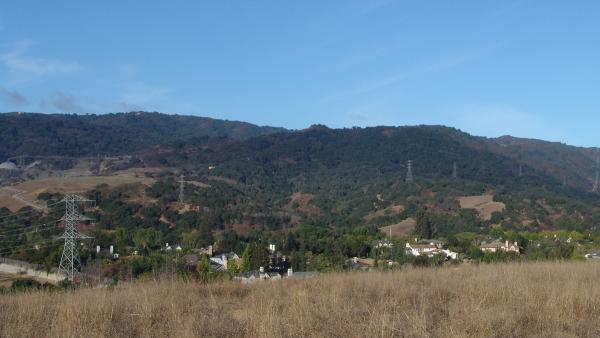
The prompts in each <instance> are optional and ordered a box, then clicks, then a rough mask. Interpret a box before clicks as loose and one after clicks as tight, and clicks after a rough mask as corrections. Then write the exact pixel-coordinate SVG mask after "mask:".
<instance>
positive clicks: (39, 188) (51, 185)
mask: <svg viewBox="0 0 600 338" xmlns="http://www.w3.org/2000/svg"><path fill="white" fill-rule="evenodd" d="M153 182H154V179H152V178H148V177H145V176H141V175H134V174H131V173H126V172H121V173H118V174H115V175H111V176H73V177H49V178H43V179H37V180H31V181H26V182H22V183H19V184H17V185H13V186H10V187H0V208H2V207H6V208H8V209H10V210H11V211H17V210H18V209H20V208H22V207H25V206H27V205H28V203H33V204H34V205H35V204H37V205H40V203H39V201H36V199H37V196H38V195H39V194H40V193H43V192H52V193H83V192H85V191H88V190H91V189H93V188H94V187H96V186H98V185H101V184H106V185H108V186H109V187H112V188H114V187H118V186H121V185H124V184H132V183H141V184H143V185H150V184H152V183H153Z"/></svg>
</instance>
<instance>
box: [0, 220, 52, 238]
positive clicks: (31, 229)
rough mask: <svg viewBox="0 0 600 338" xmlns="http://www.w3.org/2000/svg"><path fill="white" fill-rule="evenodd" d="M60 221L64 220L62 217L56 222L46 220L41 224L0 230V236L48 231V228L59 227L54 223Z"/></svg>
mask: <svg viewBox="0 0 600 338" xmlns="http://www.w3.org/2000/svg"><path fill="white" fill-rule="evenodd" d="M60 221H62V219H59V220H56V221H54V222H46V223H44V224H41V225H32V226H28V227H25V228H18V229H10V230H6V231H0V237H6V235H11V236H13V235H19V234H23V233H28V232H38V231H46V230H47V229H58V228H57V227H55V226H54V224H55V223H58V222H60ZM49 224H52V225H49Z"/></svg>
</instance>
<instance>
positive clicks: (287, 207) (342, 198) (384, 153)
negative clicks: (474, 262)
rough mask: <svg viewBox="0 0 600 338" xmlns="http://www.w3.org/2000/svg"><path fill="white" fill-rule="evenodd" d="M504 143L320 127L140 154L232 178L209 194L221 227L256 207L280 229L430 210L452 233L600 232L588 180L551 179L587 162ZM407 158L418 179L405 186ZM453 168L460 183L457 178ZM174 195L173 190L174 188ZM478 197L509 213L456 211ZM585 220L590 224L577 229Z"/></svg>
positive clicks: (199, 176)
mask: <svg viewBox="0 0 600 338" xmlns="http://www.w3.org/2000/svg"><path fill="white" fill-rule="evenodd" d="M504 141H505V140H504ZM502 142H503V140H501V139H500V140H499V139H487V138H482V137H475V136H471V135H469V134H466V133H464V132H461V131H460V130H457V129H454V128H448V127H443V126H415V127H370V128H352V129H329V128H326V127H323V126H315V127H311V128H309V129H306V130H302V131H297V132H289V133H279V134H272V135H264V136H259V137H254V138H250V139H246V140H231V139H230V140H215V139H211V138H202V139H195V140H190V141H187V142H177V143H176V144H172V145H162V146H160V148H159V149H154V150H153V151H150V152H147V153H146V154H145V155H143V158H144V163H147V164H148V165H150V166H168V167H177V168H182V169H183V170H184V171H185V172H186V173H187V174H186V175H190V177H191V178H194V179H196V180H199V181H202V180H206V179H208V180H209V181H210V180H214V179H215V178H218V179H219V180H221V181H225V180H226V181H227V182H229V185H230V186H232V188H226V189H225V188H224V190H223V191H221V192H219V191H214V192H213V193H212V194H211V197H210V198H211V199H213V198H221V197H223V196H228V197H224V199H222V200H220V202H219V203H216V204H215V205H219V208H220V209H222V210H226V211H223V214H222V216H223V219H224V220H225V223H227V220H229V221H233V219H238V220H239V219H245V218H244V217H242V216H240V215H244V214H247V210H253V212H252V213H251V215H260V217H263V218H268V219H269V221H264V222H267V223H268V222H271V223H272V224H280V225H281V224H287V223H289V222H290V220H294V219H296V220H300V221H298V222H308V223H317V224H327V225H332V226H344V225H348V226H353V225H356V224H362V223H370V224H381V225H389V224H393V223H394V222H399V221H401V220H403V219H404V218H406V217H412V216H414V211H415V208H416V207H418V206H423V205H426V206H427V207H428V208H429V209H430V210H432V211H433V212H434V213H437V214H440V215H446V216H443V217H442V216H440V217H441V218H440V219H439V220H438V222H439V223H438V226H439V227H440V229H444V231H445V232H447V233H450V232H453V231H455V230H456V229H460V230H461V231H465V230H469V231H475V230H476V229H479V227H481V226H485V227H487V226H490V225H491V224H494V223H502V224H504V225H505V226H507V227H521V226H523V225H531V227H530V228H531V229H534V230H535V229H539V227H540V226H541V227H552V226H554V224H556V222H559V221H560V220H561V217H563V218H562V221H561V222H563V223H564V224H567V223H568V224H571V225H570V226H573V227H575V225H572V224H577V226H578V227H579V226H580V227H582V228H590V227H593V226H594V224H595V222H596V219H597V218H596V217H600V213H598V212H599V210H596V208H595V205H597V203H598V201H599V200H600V198H599V195H597V194H592V193H591V192H590V191H589V190H590V189H589V187H587V186H586V185H585V184H581V185H571V184H566V185H563V180H562V179H559V177H557V174H555V173H557V172H558V173H560V172H561V171H564V172H568V173H570V174H571V175H573V176H574V177H575V175H579V170H581V168H584V167H585V166H586V163H588V162H589V161H590V159H589V158H587V159H585V160H584V161H582V163H581V164H578V165H568V164H569V163H570V162H569V161H568V160H564V161H560V159H561V158H562V157H561V155H556V154H554V155H553V152H554V150H553V148H552V144H550V143H543V142H542V143H541V145H542V146H537V147H538V148H539V149H540V150H534V149H536V148H532V149H531V150H530V151H531V152H532V153H534V154H535V156H536V157H537V158H540V159H541V158H546V157H547V159H546V160H545V161H541V160H540V161H536V157H534V156H533V155H530V158H527V159H521V158H520V157H519V154H520V153H519V152H518V151H517V150H515V149H516V148H514V149H513V148H512V147H516V146H512V145H511V146H509V145H503V144H502ZM546 146H547V147H549V148H548V149H546V148H545V147H546ZM557 147H559V148H561V149H562V148H564V149H563V151H564V152H565V154H568V155H569V156H573V157H574V158H579V156H582V155H580V154H579V152H578V150H577V149H576V148H572V147H566V146H564V145H561V146H559V145H557ZM525 149H527V148H525ZM521 151H523V152H524V151H525V150H521ZM522 156H525V155H522ZM552 156H554V157H555V158H554V159H553V157H552ZM564 156H566V155H564ZM408 160H411V161H412V171H413V175H414V177H415V182H414V183H406V182H405V179H406V173H407V162H408ZM455 164H456V169H457V172H456V174H457V178H453V171H454V166H455ZM578 177H579V181H577V182H579V183H581V182H584V183H585V182H589V180H590V178H589V176H584V175H583V174H582V175H581V176H578ZM205 182H208V181H205ZM573 182H575V181H573ZM170 189H171V190H172V191H173V192H174V191H176V190H175V189H176V185H173V186H172V187H171V188H170ZM232 189H233V190H232ZM165 191H167V190H165ZM482 194H491V195H494V202H498V203H497V204H498V205H503V206H504V205H505V206H506V210H505V211H503V212H499V213H498V214H497V215H494V214H489V215H487V217H486V220H484V221H474V220H473V219H472V218H471V217H472V216H473V215H472V214H468V213H467V214H465V213H463V212H461V211H460V209H461V206H460V205H459V199H460V197H461V196H480V195H482ZM158 195H160V194H157V196H158ZM174 196H176V195H174ZM217 196H219V197H217ZM488 196H489V195H488ZM202 203H207V202H206V200H204V202H202ZM210 203H214V202H210ZM500 203H502V204H500ZM249 206H251V209H248V207H249ZM503 208H504V207H502V208H500V209H499V210H501V209H503ZM380 210H381V211H380ZM386 210H388V211H391V212H387V211H386ZM394 210H396V211H394ZM379 211H380V212H379ZM388 214H389V217H388V216H387V215H388ZM265 215H266V216H265ZM370 215H371V216H370ZM373 215H374V216H373ZM592 215H595V216H593V217H592ZM378 216H383V217H378ZM448 217H449V218H448ZM564 217H566V218H564ZM580 217H583V218H584V219H585V220H586V221H585V224H583V223H582V224H579V223H576V222H577V221H576V220H577V219H580ZM252 218H253V219H256V217H255V216H252ZM251 221H252V220H250V221H249V222H251ZM444 224H446V225H444ZM457 227H458V228H457Z"/></svg>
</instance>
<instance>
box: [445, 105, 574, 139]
mask: <svg viewBox="0 0 600 338" xmlns="http://www.w3.org/2000/svg"><path fill="white" fill-rule="evenodd" d="M446 114H447V115H448V120H449V123H450V125H452V126H456V127H458V128H460V129H463V130H465V131H467V132H469V133H472V134H475V135H485V136H492V137H498V136H503V135H512V136H519V137H535V138H545V139H549V140H561V139H563V137H564V135H563V132H562V131H561V130H560V129H557V128H555V127H553V126H552V123H549V122H548V121H546V120H545V119H544V118H542V116H541V115H539V114H532V113H530V112H527V111H523V110H522V109H518V108H515V107H511V106H507V105H502V104H496V103H483V104H482V103H476V104H469V105H462V106H459V107H455V108H452V109H449V110H448V111H447V112H446Z"/></svg>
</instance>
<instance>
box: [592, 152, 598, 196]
mask: <svg viewBox="0 0 600 338" xmlns="http://www.w3.org/2000/svg"><path fill="white" fill-rule="evenodd" d="M599 171H600V157H598V151H596V178H595V179H594V186H593V187H592V192H598V188H600V187H599V186H598V178H599V177H598V176H599V174H600V172H599Z"/></svg>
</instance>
